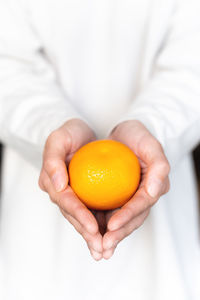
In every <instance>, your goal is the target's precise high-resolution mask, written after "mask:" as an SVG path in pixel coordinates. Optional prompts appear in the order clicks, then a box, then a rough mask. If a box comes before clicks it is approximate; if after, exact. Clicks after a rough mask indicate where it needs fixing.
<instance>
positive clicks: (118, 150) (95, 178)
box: [68, 140, 140, 210]
mask: <svg viewBox="0 0 200 300" xmlns="http://www.w3.org/2000/svg"><path fill="white" fill-rule="evenodd" d="M68 171H69V183H70V186H71V187H72V189H73V191H74V192H75V194H76V195H77V196H78V198H79V199H80V200H81V201H82V202H83V203H84V204H85V205H86V206H87V207H88V208H90V209H96V210H109V209H115V208H118V207H121V206H122V205H124V204H125V203H126V202H127V201H128V200H129V199H130V198H131V196H132V195H133V194H134V193H135V191H136V190H137V187H138V185H139V181H140V164H139V161H138V159H137V157H136V155H135V154H134V153H133V151H132V150H131V149H130V148H129V147H128V146H126V145H124V144H122V143H121V142H118V141H114V140H98V141H94V142H90V143H88V144H86V145H84V146H83V147H81V148H80V149H79V150H78V151H77V152H76V153H75V154H74V156H73V157H72V159H71V161H70V164H69V168H68Z"/></svg>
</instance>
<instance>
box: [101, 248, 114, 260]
mask: <svg viewBox="0 0 200 300" xmlns="http://www.w3.org/2000/svg"><path fill="white" fill-rule="evenodd" d="M113 253H114V250H113V249H112V250H106V251H104V253H103V258H104V259H109V258H111V256H112V255H113Z"/></svg>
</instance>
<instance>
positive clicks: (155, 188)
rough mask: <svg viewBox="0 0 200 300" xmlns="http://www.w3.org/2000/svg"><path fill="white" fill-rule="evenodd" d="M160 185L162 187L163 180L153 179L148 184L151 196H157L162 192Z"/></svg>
mask: <svg viewBox="0 0 200 300" xmlns="http://www.w3.org/2000/svg"><path fill="white" fill-rule="evenodd" d="M160 187H161V182H160V181H158V180H157V181H155V180H154V181H151V182H150V183H149V184H148V188H147V192H148V194H149V196H151V197H152V198H155V197H157V196H158V195H159V192H160Z"/></svg>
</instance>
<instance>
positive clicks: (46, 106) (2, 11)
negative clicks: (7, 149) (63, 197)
mask: <svg viewBox="0 0 200 300" xmlns="http://www.w3.org/2000/svg"><path fill="white" fill-rule="evenodd" d="M71 118H81V116H80V115H79V113H78V112H77V111H76V110H75V109H74V107H73V106H72V104H71V103H70V100H69V99H68V98H67V96H66V95H65V94H64V93H63V92H62V88H61V86H59V84H58V82H57V79H56V72H55V70H54V69H53V67H52V65H51V64H50V63H49V62H48V60H47V59H46V58H45V55H44V53H43V48H42V45H41V43H40V40H39V38H38V36H37V35H36V33H35V30H34V29H33V27H32V26H31V24H30V23H29V18H28V12H27V11H26V10H25V8H24V7H23V5H22V3H21V2H20V0H1V1H0V140H1V141H2V142H3V143H4V144H5V145H9V146H11V147H13V148H14V149H16V150H17V151H18V152H19V153H20V155H23V157H25V158H26V159H28V160H29V161H30V162H32V163H33V164H34V165H35V166H40V164H41V157H42V155H41V154H42V150H43V146H44V143H45V140H46V138H47V136H48V135H49V134H50V132H51V131H53V130H54V129H56V128H58V127H59V126H60V125H61V124H62V123H64V122H65V121H67V120H69V119H71Z"/></svg>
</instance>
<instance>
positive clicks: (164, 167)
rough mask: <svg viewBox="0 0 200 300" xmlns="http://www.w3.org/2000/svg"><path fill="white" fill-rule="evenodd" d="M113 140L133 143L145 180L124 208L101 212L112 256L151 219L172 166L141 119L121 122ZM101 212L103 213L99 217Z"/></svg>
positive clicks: (105, 249) (106, 251)
mask: <svg viewBox="0 0 200 300" xmlns="http://www.w3.org/2000/svg"><path fill="white" fill-rule="evenodd" d="M109 139H113V140H117V141H120V142H122V143H124V144H126V145H127V146H129V147H130V148H131V149H132V150H133V152H134V153H135V154H136V156H137V157H138V159H139V161H140V165H141V182H140V185H139V188H138V190H137V192H136V193H135V194H134V196H133V197H132V198H131V199H130V200H129V201H128V202H127V203H126V204H125V205H124V206H123V207H121V208H120V209H117V210H113V211H108V212H105V213H104V215H103V213H102V212H99V213H97V217H98V218H97V219H99V221H100V222H101V224H102V226H103V228H104V229H105V234H104V236H103V257H104V258H106V259H108V258H110V257H111V256H112V255H113V253H114V251H115V248H116V246H117V245H118V243H119V242H120V241H122V240H123V239H124V238H125V237H127V236H128V235H130V234H131V233H132V232H133V231H134V230H135V229H137V228H138V227H140V226H141V225H142V224H143V222H144V220H145V219H146V218H147V216H148V214H149V212H150V208H151V207H152V206H153V205H154V204H155V203H156V202H157V201H158V199H159V198H160V196H162V195H163V194H165V193H167V192H168V190H169V178H168V174H169V171H170V166H169V163H168V161H167V158H166V156H165V154H164V151H163V148H162V146H161V144H160V143H159V142H158V140H156V138H155V137H153V136H152V135H151V133H150V132H149V131H148V130H147V129H146V127H145V126H144V125H143V124H142V123H141V122H139V121H136V120H131V121H125V122H122V123H120V124H119V125H118V126H117V127H116V128H114V129H113V131H112V132H111V134H110V136H109ZM98 215H99V216H98Z"/></svg>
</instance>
